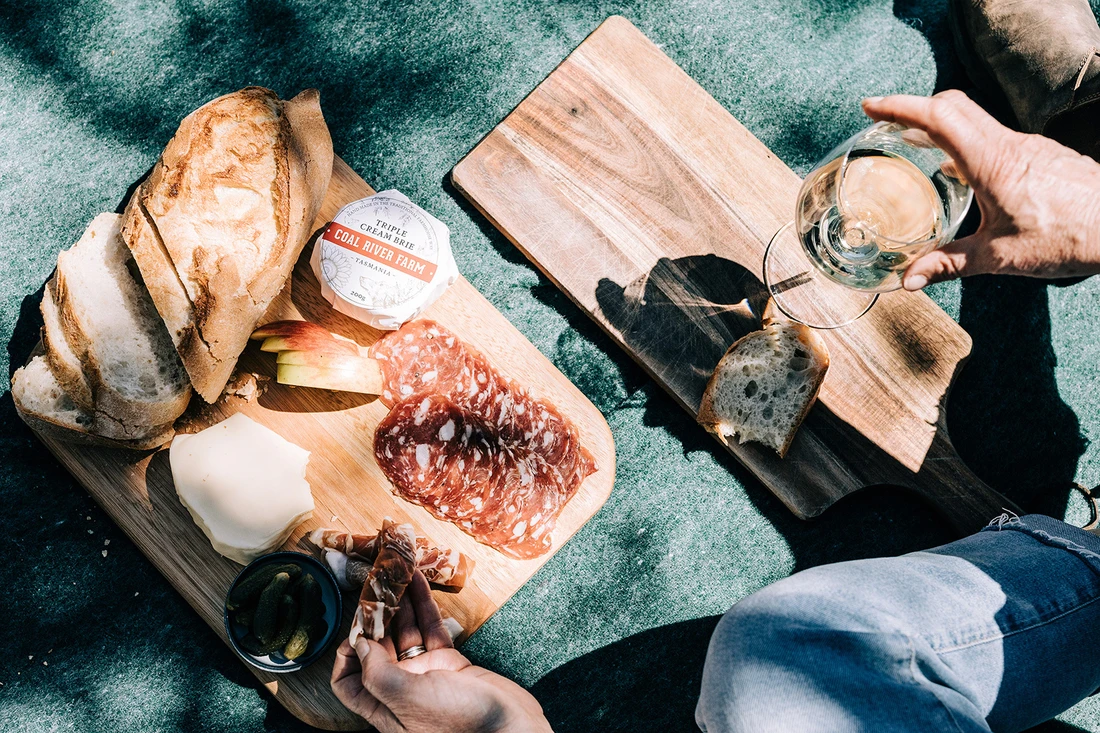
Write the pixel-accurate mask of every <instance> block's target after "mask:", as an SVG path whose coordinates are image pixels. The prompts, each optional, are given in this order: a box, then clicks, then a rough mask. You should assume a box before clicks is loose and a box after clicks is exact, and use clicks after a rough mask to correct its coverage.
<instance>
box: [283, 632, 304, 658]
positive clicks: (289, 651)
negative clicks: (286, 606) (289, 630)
mask: <svg viewBox="0 0 1100 733" xmlns="http://www.w3.org/2000/svg"><path fill="white" fill-rule="evenodd" d="M308 646H309V633H308V632H307V631H306V630H305V629H304V628H303V627H301V626H299V627H298V628H296V629H295V630H294V635H293V636H291V637H290V641H288V642H287V643H286V646H285V647H283V656H284V657H286V658H287V659H297V658H298V657H300V656H302V655H303V654H305V653H306V648H307V647H308Z"/></svg>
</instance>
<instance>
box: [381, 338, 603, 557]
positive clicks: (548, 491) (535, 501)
mask: <svg viewBox="0 0 1100 733" xmlns="http://www.w3.org/2000/svg"><path fill="white" fill-rule="evenodd" d="M410 337H411V338H410ZM373 355H374V356H375V357H376V358H378V359H379V360H380V361H382V363H383V375H384V378H385V380H386V382H385V385H386V391H387V392H388V393H390V394H391V395H400V397H399V398H398V399H397V400H395V404H394V405H393V408H392V409H391V411H390V413H389V415H387V416H386V418H385V419H383V421H382V422H381V423H380V424H379V426H378V429H377V432H376V433H375V443H374V449H375V455H376V456H377V458H378V462H379V464H380V465H381V467H382V469H383V471H384V472H385V473H386V476H387V477H388V478H389V479H390V481H391V482H392V483H393V485H394V487H395V488H396V490H397V494H398V495H399V496H401V497H402V498H404V499H407V500H409V501H412V502H415V503H417V504H420V505H422V506H424V507H425V508H426V509H428V511H430V512H431V513H432V514H434V515H435V516H436V517H438V518H440V519H443V520H446V521H449V522H453V523H455V524H456V525H458V526H459V527H460V528H461V529H462V530H464V531H465V532H467V533H468V534H470V535H472V536H473V537H475V538H476V539H478V540H480V541H481V542H484V543H486V544H488V545H491V546H493V547H495V548H496V549H498V550H500V551H501V552H503V553H505V554H507V555H510V556H512V557H517V558H531V557H536V556H538V555H541V554H543V553H545V552H546V551H548V550H549V549H550V534H551V532H552V531H553V529H554V525H555V523H556V521H557V517H558V514H560V513H561V510H562V507H564V506H565V504H566V502H568V501H569V499H570V498H572V497H573V495H574V494H575V493H576V491H577V488H578V487H579V486H580V484H581V482H582V481H583V480H584V479H585V477H586V476H588V475H589V474H590V473H592V472H593V471H595V470H596V466H595V463H594V461H593V460H592V457H591V455H590V454H589V453H588V451H587V450H585V448H584V447H583V446H582V445H581V444H580V440H579V436H578V434H577V430H576V428H575V427H574V426H573V425H572V424H571V423H570V422H569V421H568V420H566V419H565V418H564V417H562V415H561V414H560V413H559V412H558V411H557V410H556V409H555V408H554V407H553V405H550V404H549V403H546V402H544V401H542V400H538V399H536V398H534V397H532V396H531V395H530V394H529V393H528V392H527V391H526V390H524V389H523V388H522V387H520V386H519V385H517V384H515V383H514V382H512V381H511V380H509V379H507V378H506V377H504V376H503V375H502V374H500V373H499V372H498V371H497V370H496V369H495V368H493V366H492V365H491V364H489V362H488V361H487V360H486V359H485V358H484V357H483V356H482V355H481V354H479V353H478V352H477V351H476V350H474V349H473V348H471V347H469V346H467V345H466V344H463V343H462V342H461V341H460V340H459V339H458V338H457V337H456V336H454V334H451V333H450V332H449V331H447V330H446V329H444V328H443V327H442V326H440V325H438V324H435V323H432V322H431V321H414V322H412V323H410V324H406V325H405V326H404V327H402V328H401V329H400V330H398V331H396V332H394V333H392V334H389V335H388V336H386V337H385V338H383V339H382V340H381V341H379V342H378V343H377V344H375V348H374V350H373ZM383 397H385V395H384V396H383Z"/></svg>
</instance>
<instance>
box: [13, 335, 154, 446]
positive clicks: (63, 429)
mask: <svg viewBox="0 0 1100 733" xmlns="http://www.w3.org/2000/svg"><path fill="white" fill-rule="evenodd" d="M43 351H44V350H43V349H42V348H41V347H40V348H38V349H36V350H35V352H34V353H32V354H31V358H30V360H29V361H28V362H27V364H26V365H25V366H22V367H20V368H19V369H17V370H16V371H15V374H14V375H13V376H12V379H11V395H12V399H13V401H14V402H15V409H16V411H17V412H18V413H19V416H20V417H21V418H22V419H23V422H25V423H26V424H27V425H28V426H30V427H31V428H32V429H33V430H35V431H36V432H38V433H40V434H42V435H45V436H48V437H51V438H56V439H58V440H64V441H68V442H75V443H84V444H88V445H100V446H108V447H112V448H129V449H133V450H148V449H150V448H156V447H157V446H160V445H163V444H164V443H167V442H168V441H169V440H171V438H172V435H173V430H172V426H171V425H161V426H155V427H151V428H144V429H133V430H132V433H131V437H130V438H126V437H120V438H117V439H114V438H111V437H108V436H106V435H102V434H99V433H97V432H96V431H97V427H96V422H97V421H96V416H95V415H94V414H93V413H91V412H89V411H88V410H85V409H83V408H82V407H80V406H79V405H77V404H76V403H75V402H73V400H72V399H71V398H70V397H69V395H68V393H67V392H66V391H65V390H64V389H62V388H61V385H60V384H59V383H58V381H57V379H56V378H54V373H53V371H52V370H51V368H50V366H49V363H48V362H47V360H46V357H45V356H44V355H43V353H42V352H43Z"/></svg>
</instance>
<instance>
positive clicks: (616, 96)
mask: <svg viewBox="0 0 1100 733" xmlns="http://www.w3.org/2000/svg"><path fill="white" fill-rule="evenodd" d="M451 177H452V180H453V182H454V184H455V186H456V188H458V189H459V190H460V191H462V192H463V194H464V195H465V196H466V197H467V198H469V199H470V201H471V202H473V204H474V205H475V206H476V207H477V208H478V209H479V210H480V211H481V212H482V213H483V214H484V215H485V216H486V217H488V219H489V220H490V221H492V222H493V224H494V225H496V226H497V227H498V228H499V229H500V230H501V231H502V232H503V233H504V234H505V235H506V236H507V237H508V238H509V239H510V240H511V241H512V242H513V243H514V244H515V245H516V246H517V247H519V249H520V250H522V251H523V253H524V254H526V255H527V257H529V258H530V259H531V261H532V262H534V263H535V264H536V265H537V266H538V267H539V268H540V269H541V270H542V271H543V272H544V273H546V275H547V276H548V277H549V278H550V279H551V280H552V281H553V282H554V283H555V284H556V285H557V286H558V287H560V288H561V289H562V290H563V291H565V293H566V294H567V295H569V297H570V298H571V299H572V300H573V301H574V302H575V303H576V304H577V305H578V306H580V308H581V309H582V310H584V311H585V312H586V313H587V314H588V315H589V316H591V317H592V318H593V319H594V320H595V321H596V322H597V323H598V324H600V326H602V327H603V328H604V330H605V331H607V333H608V334H609V335H610V336H611V337H612V338H613V339H614V340H615V341H616V342H617V343H618V344H619V345H620V346H621V347H622V348H624V349H625V350H626V351H627V352H628V353H629V354H630V355H631V356H632V357H633V358H634V359H635V360H636V361H637V362H638V363H639V364H640V365H641V366H642V367H644V368H645V369H646V370H647V371H648V372H649V373H650V375H652V376H653V378H654V379H656V380H657V381H658V382H659V383H660V384H661V385H662V386H663V387H664V388H665V389H666V390H667V391H668V392H669V393H670V394H671V395H672V396H673V397H674V398H675V399H676V400H677V401H678V402H679V403H680V404H681V405H682V406H683V407H684V409H685V410H687V411H689V412H690V413H691V414H692V415H694V414H695V413H696V412H697V410H698V406H699V401H700V398H701V396H702V393H703V389H704V387H705V385H706V381H707V379H708V377H709V375H710V373H711V372H712V371H713V369H714V366H715V364H717V362H718V360H719V359H720V358H721V356H722V354H723V353H724V352H725V350H726V348H727V347H728V346H729V345H730V344H731V343H733V341H734V340H736V339H737V338H738V337H739V336H740V335H742V334H744V333H745V332H746V331H747V330H751V329H753V328H756V327H758V326H757V325H756V324H755V322H754V320H753V319H752V317H751V314H750V313H749V311H748V310H747V309H746V308H745V301H746V299H747V300H748V301H753V300H756V299H758V297H759V295H760V294H761V293H762V292H763V290H762V286H761V263H762V258H763V254H764V248H765V246H766V244H767V242H768V241H769V239H770V238H771V236H772V235H773V234H774V233H775V232H776V230H778V229H779V227H780V226H782V225H783V224H785V223H786V222H788V221H790V219H791V218H792V215H793V213H794V202H795V195H796V193H797V191H798V189H799V186H800V183H801V181H800V179H799V177H798V176H797V175H796V174H795V173H794V172H792V171H791V170H790V169H789V168H787V166H786V165H784V164H783V162H782V161H781V160H779V159H778V158H777V157H776V156H775V155H774V154H773V153H772V152H771V151H770V150H768V148H767V147H766V146H765V145H764V144H763V143H761V142H760V141H759V140H757V139H756V138H755V137H753V135H752V134H751V133H750V132H749V131H748V130H746V129H745V128H744V127H743V126H742V125H741V124H740V123H739V122H738V121H737V120H735V119H734V118H733V117H732V116H731V115H730V114H729V113H728V112H727V111H726V110H725V109H723V108H722V107H721V105H719V104H718V103H717V102H716V101H715V100H714V99H713V98H712V97H711V96H710V95H709V94H707V92H706V91H704V90H703V88H702V87H700V86H699V85H698V84H696V83H695V82H694V81H692V80H691V78H690V77H688V76H687V74H685V73H684V72H683V71H682V70H681V69H680V68H679V67H677V66H676V64H674V63H673V62H672V61H671V60H670V59H669V58H668V57H667V56H665V55H664V54H663V53H662V52H661V51H660V49H658V48H657V47H656V46H655V45H654V44H653V43H652V42H650V41H649V40H648V39H647V38H646V37H645V36H644V35H642V33H641V32H640V31H638V29H636V28H635V27H634V26H633V25H631V24H630V22H629V21H627V20H625V19H624V18H620V17H611V18H609V19H608V20H607V21H605V22H604V23H603V24H602V25H601V26H600V27H599V28H598V29H597V30H596V31H595V32H594V33H592V35H591V36H589V37H588V38H587V39H586V40H585V41H584V42H583V43H582V44H581V45H580V46H579V47H578V48H577V49H576V50H575V51H574V52H573V53H572V54H571V55H570V56H569V57H568V58H567V59H566V60H565V61H564V62H563V63H562V64H561V66H559V67H558V68H557V69H556V70H555V71H554V72H553V73H552V74H550V76H549V77H548V78H547V79H546V80H545V81H544V82H543V83H542V84H540V85H539V86H538V87H537V88H536V89H535V90H534V91H533V92H532V93H531V94H530V96H528V97H527V98H526V99H525V100H524V101H523V102H522V103H521V104H520V105H519V106H518V107H517V108H516V109H515V110H514V111H513V112H512V113H511V114H510V115H508V117H506V118H505V119H504V121H503V122H501V123H500V125H498V126H497V127H496V128H495V129H494V130H493V131H492V132H490V133H489V134H488V135H487V136H486V137H485V139H484V140H482V141H481V143H479V144H478V146H477V147H476V148H474V150H473V151H471V152H470V153H469V155H467V156H466V157H465V158H464V159H463V160H462V161H461V162H460V163H459V164H458V165H457V166H456V167H455V168H454V171H453V172H452V176H451ZM757 312H758V311H757ZM821 335H822V337H823V338H824V339H825V341H826V342H827V344H828V347H829V352H830V355H831V363H832V365H831V367H830V368H829V372H828V375H827V377H826V380H825V383H824V385H823V387H822V391H821V395H820V399H819V401H818V403H817V404H816V405H815V407H814V408H813V410H812V411H811V414H810V416H809V418H808V419H807V421H806V422H805V423H804V424H803V426H802V428H801V430H800V431H799V434H798V436H797V438H796V440H795V442H794V445H793V447H792V449H791V451H790V453H789V454H788V455H787V457H786V459H783V460H781V459H779V458H778V457H777V456H776V455H775V454H774V453H773V452H772V451H770V450H769V449H766V448H763V447H762V446H760V445H758V444H755V443H750V444H746V445H734V446H732V447H731V448H730V450H731V452H732V453H733V454H734V455H735V456H736V457H737V458H738V459H740V461H741V462H742V463H744V464H745V465H746V466H747V467H748V468H749V469H750V470H752V472H753V473H754V474H756V476H757V477H758V478H759V479H760V480H761V481H762V482H763V483H764V484H766V485H767V486H768V487H769V488H770V489H771V490H772V491H773V492H775V494H776V495H777V496H778V497H779V498H780V499H782V500H783V502H784V503H785V504H786V505H787V506H788V507H789V508H790V509H791V511H792V512H794V513H795V514H796V515H797V516H799V517H802V518H804V519H805V518H810V517H814V516H817V515H818V514H820V513H821V512H822V511H824V510H825V509H826V508H828V507H829V506H830V505H831V504H833V503H834V502H835V501H837V500H838V499H840V498H841V497H843V496H846V495H847V494H850V493H852V492H854V491H857V490H859V489H861V488H863V487H866V486H871V485H877V484H889V485H893V486H899V487H905V488H907V489H910V490H913V491H916V492H918V493H919V494H921V495H923V496H925V497H927V498H928V499H929V500H931V501H932V502H933V503H934V504H935V505H936V506H937V507H939V509H941V510H942V511H943V513H944V514H945V515H946V516H947V518H948V519H949V521H950V522H951V524H952V525H953V526H954V527H955V528H956V529H957V530H959V531H960V532H968V531H972V530H976V529H978V528H979V527H981V526H982V525H984V524H985V523H986V522H988V521H989V520H990V518H991V517H993V516H995V515H996V514H998V513H1000V511H1001V509H1002V507H1009V508H1011V504H1010V503H1009V502H1007V501H1006V500H1005V499H1004V498H1003V497H1001V496H1000V495H999V494H997V493H996V492H994V491H993V490H992V489H990V488H989V487H988V486H986V485H985V484H983V483H982V482H981V481H980V480H979V479H978V478H977V477H976V476H975V475H974V474H973V473H971V472H970V470H969V469H967V467H966V466H965V465H964V464H963V462H962V461H961V460H960V459H959V456H958V455H957V453H956V452H955V449H954V448H953V447H952V445H951V441H950V439H949V438H948V435H947V428H946V423H945V419H944V405H945V402H946V400H947V395H948V391H949V389H950V386H951V382H952V380H953V379H954V377H955V375H956V374H957V373H958V371H959V369H960V368H961V367H962V365H963V363H964V362H965V361H966V359H967V357H968V355H969V354H970V345H971V342H970V338H969V336H968V335H967V334H966V332H965V331H963V330H962V329H961V328H960V327H959V326H958V325H957V324H956V323H955V322H954V321H952V320H951V318H950V317H948V316H947V314H945V313H944V312H943V311H942V310H940V309H939V308H938V307H937V306H936V305H935V303H933V302H932V301H931V300H930V299H929V298H928V297H927V296H926V295H924V294H922V293H905V292H896V293H890V294H888V295H886V296H883V297H882V298H880V299H879V302H878V304H877V305H876V306H875V308H874V309H872V311H871V312H870V313H869V314H868V315H866V316H864V317H863V318H862V319H860V320H859V321H857V322H855V323H854V324H852V325H849V326H846V327H844V328H841V329H838V330H835V331H826V332H821ZM700 429H702V428H700Z"/></svg>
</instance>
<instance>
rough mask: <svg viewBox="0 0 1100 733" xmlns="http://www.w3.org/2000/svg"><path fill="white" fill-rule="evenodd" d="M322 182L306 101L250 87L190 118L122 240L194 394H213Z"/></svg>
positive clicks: (312, 209)
mask: <svg viewBox="0 0 1100 733" xmlns="http://www.w3.org/2000/svg"><path fill="white" fill-rule="evenodd" d="M331 174H332V140H331V138H330V136H329V132H328V127H327V125H326V124H325V121H324V118H323V117H322V115H321V107H320V103H319V95H318V93H317V91H316V90H313V89H310V90H306V91H304V92H302V93H301V94H299V95H298V96H297V97H295V98H294V99H291V100H289V101H285V102H284V101H281V100H280V99H279V98H278V96H276V95H275V93H274V92H272V91H270V90H267V89H262V88H260V87H248V88H246V89H242V90H240V91H238V92H234V93H233V94H227V95H225V96H223V97H219V98H218V99H215V100H213V101H211V102H208V103H207V104H205V105H203V106H202V107H200V108H199V109H197V110H195V111H194V112H192V113H191V114H190V115H188V116H187V117H186V118H185V119H184V120H183V122H182V123H181V124H180V127H179V130H178V131H177V132H176V134H175V136H174V137H173V138H172V140H171V141H170V142H169V143H168V145H167V147H166V148H165V149H164V152H163V154H162V155H161V157H160V160H159V161H158V162H157V164H156V166H155V167H154V168H153V171H152V173H151V174H150V175H149V177H148V178H147V179H146V180H145V181H144V182H143V183H142V184H141V185H140V186H139V187H138V188H137V190H136V191H135V192H134V194H133V196H132V197H131V199H130V201H129V203H128V204H127V207H126V212H125V214H124V223H123V237H124V239H125V241H126V244H127V246H128V247H129V248H130V251H131V252H132V253H133V256H134V259H135V261H136V262H137V265H138V268H139V269H140V271H141V275H142V278H143V279H144V281H145V284H146V286H147V287H148V289H149V293H150V295H151V296H152V299H153V302H154V303H155V304H156V307H157V310H158V311H159V313H160V315H161V317H162V318H163V319H164V322H165V324H166V326H167V327H168V331H169V333H170V334H171V337H172V341H173V343H174V344H175V347H176V350H177V351H178V352H179V354H180V357H181V358H182V360H183V364H184V366H185V367H186V369H187V373H188V375H189V376H190V378H191V383H192V384H193V385H194V387H195V390H196V391H197V392H199V394H201V395H202V397H203V398H204V399H205V400H206V401H207V402H213V401H214V400H216V399H217V398H218V396H219V395H220V394H221V392H222V390H223V388H224V387H225V384H226V382H227V381H228V380H229V377H230V375H231V374H232V372H233V368H234V366H235V365H236V362H237V358H238V356H239V355H240V353H241V351H243V350H244V347H245V345H246V344H247V342H248V336H249V334H251V333H252V331H253V330H254V329H255V327H256V326H257V324H258V323H259V322H260V319H261V318H262V317H263V315H264V312H265V311H266V310H267V308H268V306H269V305H270V304H271V301H272V300H274V298H275V296H276V295H278V293H279V291H280V290H282V288H283V285H284V284H285V282H286V280H287V278H288V276H289V275H290V272H291V270H292V269H293V267H294V264H295V262H296V261H297V259H298V255H299V254H300V253H301V251H302V248H303V247H304V246H305V244H306V242H307V241H308V239H309V237H310V235H311V234H312V228H313V220H314V219H315V218H316V216H317V212H318V211H319V210H320V207H321V202H322V201H323V200H324V197H325V193H326V191H327V190H328V183H329V178H330V176H331Z"/></svg>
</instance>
